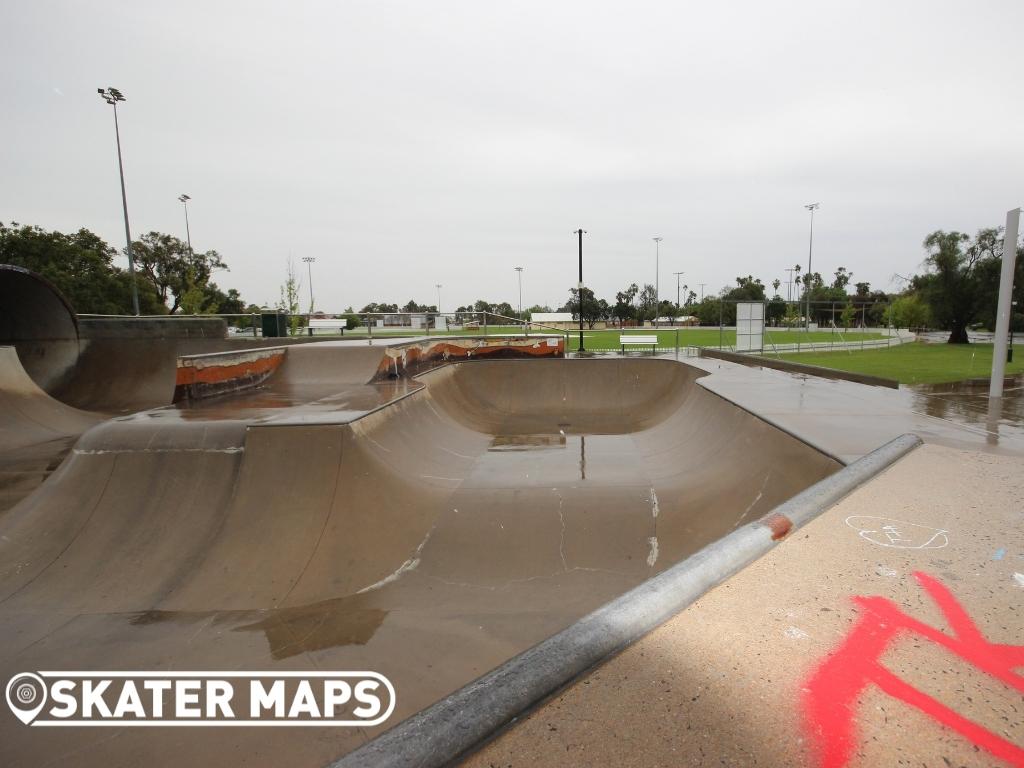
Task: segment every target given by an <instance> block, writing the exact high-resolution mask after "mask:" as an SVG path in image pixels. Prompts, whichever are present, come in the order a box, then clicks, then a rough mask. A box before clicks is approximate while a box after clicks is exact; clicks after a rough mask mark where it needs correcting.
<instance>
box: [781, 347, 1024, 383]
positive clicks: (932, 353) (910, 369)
mask: <svg viewBox="0 0 1024 768" xmlns="http://www.w3.org/2000/svg"><path fill="white" fill-rule="evenodd" d="M781 357H782V359H783V360H792V361H793V362H796V363H806V364H807V365H820V366H822V367H824V368H835V369H837V370H840V371H852V372H854V373H866V374H870V375H872V376H882V377H884V378H887V379H895V380H896V381H898V382H900V383H901V384H940V383H944V382H950V381H963V380H964V379H981V378H987V377H988V376H989V374H990V373H991V371H992V345H991V344H925V343H923V342H916V343H913V344H903V345H901V346H898V347H892V348H891V349H867V350H864V351H863V352H861V351H852V352H820V353H818V352H814V353H808V354H788V355H781ZM1006 372H1007V374H1012V373H1022V372H1024V348H1022V347H1021V346H1019V345H1014V353H1013V362H1012V363H1007V364H1006Z"/></svg>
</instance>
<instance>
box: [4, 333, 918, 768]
mask: <svg viewBox="0 0 1024 768" xmlns="http://www.w3.org/2000/svg"><path fill="white" fill-rule="evenodd" d="M515 343H516V344H519V345H520V346H519V347H518V348H514V347H513V346H511V345H512V342H501V344H504V345H505V346H500V345H499V346H495V345H497V344H498V342H494V341H488V342H486V346H485V345H484V343H483V342H477V341H462V342H459V341H456V340H450V339H445V340H443V341H439V340H436V339H435V340H431V341H430V342H429V344H427V343H426V342H415V341H414V342H389V343H388V344H385V345H382V346H375V347H374V346H369V345H367V344H366V343H365V342H362V343H350V342H324V343H311V344H303V345H297V346H289V347H287V349H285V350H278V349H276V348H274V349H269V350H268V349H266V348H264V349H262V350H252V351H251V354H250V353H247V352H245V350H244V347H238V346H237V345H236V346H235V347H234V348H233V349H232V350H231V351H230V352H228V353H226V354H225V356H224V357H223V358H216V357H215V356H204V355H197V356H194V357H193V358H191V359H184V358H181V357H179V358H178V359H177V363H176V364H175V363H174V362H173V361H172V363H171V364H170V365H168V364H167V363H166V362H161V363H160V365H159V366H157V367H156V368H153V369H147V370H146V371H144V372H143V373H144V374H145V376H146V382H147V383H146V386H147V387H149V388H150V392H151V395H148V396H155V395H153V393H157V392H159V393H160V396H161V397H166V401H165V403H164V404H163V405H162V406H161V407H149V408H147V409H146V410H139V411H136V412H132V413H123V414H122V415H111V413H110V412H109V411H108V412H107V413H98V412H96V411H94V410H90V409H88V408H83V407H82V404H81V400H74V399H73V398H72V400H73V401H74V404H75V405H76V406H78V407H71V405H69V404H68V403H67V402H62V401H61V398H59V397H58V396H57V395H55V394H53V393H48V392H47V391H44V389H43V387H42V384H40V382H39V380H37V379H36V378H35V377H34V376H32V375H30V374H29V373H27V372H26V371H25V370H24V369H23V368H22V367H21V361H20V359H19V355H18V353H17V352H16V351H15V349H14V348H12V347H7V348H0V353H2V354H0V372H2V374H3V375H2V376H0V406H2V408H3V411H2V413H0V417H2V418H0V441H2V442H3V445H0V459H3V458H4V457H7V459H8V465H7V466H9V467H14V468H15V469H18V468H19V467H20V468H22V469H24V467H22V465H21V464H19V463H18V462H22V463H24V462H28V464H29V465H31V464H32V461H33V460H38V461H40V462H42V461H48V462H49V466H47V467H45V471H44V468H41V467H34V466H29V469H28V470H26V474H27V475H31V473H32V472H34V471H36V470H38V472H39V473H41V474H40V475H39V478H37V480H36V481H31V482H30V481H26V482H27V483H28V484H27V485H26V486H25V490H24V492H23V493H21V494H20V495H19V496H18V497H17V499H18V500H17V501H16V503H14V504H13V506H11V507H10V508H9V509H6V511H0V626H2V627H3V628H4V632H2V633H0V674H2V675H3V679H5V680H6V679H10V678H11V677H12V676H14V675H16V674H18V673H21V672H25V671H33V670H85V671H89V670H126V671H131V670H158V671H166V672H168V673H171V672H173V671H175V670H200V671H201V670H228V671H230V670H235V671H238V672H243V673H244V672H248V671H255V670H264V671H265V670H281V671H288V672H303V671H307V672H316V671H326V670H372V671H374V672H377V673H380V674H382V675H384V676H386V677H387V678H388V679H389V680H390V681H391V682H392V683H393V684H394V687H395V691H396V698H395V701H396V706H395V709H394V712H393V714H392V715H391V716H390V717H389V718H388V719H387V721H386V722H383V723H381V724H379V725H376V726H374V727H372V728H369V727H361V728H253V727H246V728H216V727H213V728H132V727H124V728H113V729H95V728H82V727H77V728H47V729H39V728H29V727H25V726H23V725H22V724H21V723H19V722H17V721H15V720H14V719H13V718H10V717H9V718H7V719H5V720H3V721H0V743H2V745H3V746H2V747H0V754H2V755H3V756H4V758H5V760H4V762H5V764H9V765H17V764H33V765H35V764H43V763H47V762H53V761H58V760H62V761H66V760H69V759H70V760H71V761H73V762H74V763H76V764H87V765H100V764H102V765H138V764H139V763H143V762H145V763H149V764H175V765H178V764H181V763H183V762H185V763H187V762H199V763H202V764H208V763H212V762H232V763H234V762H250V763H256V764H280V763H283V762H287V763H288V764H290V765H303V766H305V765H324V764H328V763H331V762H332V761H334V760H338V759H339V758H341V759H342V762H343V763H345V764H360V765H361V764H367V765H369V764H378V763H379V764H389V765H399V764H401V765H406V764H408V765H411V764H423V765H426V764H431V765H433V764H441V763H442V762H445V761H446V760H449V759H451V757H453V756H454V755H456V754H459V753H460V752H462V751H464V750H465V749H466V748H467V744H472V743H474V742H478V741H479V740H480V739H481V738H484V737H486V735H487V734H488V733H489V732H492V731H493V730H494V728H496V727H500V725H502V724H504V723H505V722H508V720H509V718H510V717H512V716H514V715H515V714H516V713H517V712H520V711H522V709H523V708H524V707H525V706H528V705H529V704H531V703H536V700H537V699H538V698H540V697H542V696H543V695H545V693H544V692H545V691H548V692H549V691H550V690H552V689H553V688H554V687H557V685H558V684H559V681H561V682H565V680H566V679H567V677H566V676H567V675H569V676H571V674H573V673H578V672H580V671H582V669H583V667H584V666H587V665H592V664H593V663H596V662H597V661H599V660H600V659H601V658H603V657H605V656H607V655H608V653H610V652H613V651H614V650H615V649H617V648H620V647H621V646H622V645H623V644H624V643H625V642H628V641H629V640H630V639H632V638H635V637H636V636H637V634H638V633H639V632H642V631H645V630H646V629H649V628H650V627H651V626H652V622H655V621H657V620H658V617H662V618H661V619H660V620H664V618H666V617H667V615H671V611H672V609H671V608H669V609H666V608H664V607H662V608H659V609H658V610H659V611H660V613H659V612H658V611H653V610H650V609H649V608H642V606H648V605H649V602H650V601H649V599H648V597H649V596H645V595H643V594H641V592H643V591H644V590H648V591H649V590H650V589H651V586H650V585H656V584H658V583H659V579H660V580H665V579H667V578H675V577H674V576H673V573H674V572H676V571H677V570H678V569H680V568H688V567H689V565H688V564H692V563H705V564H706V563H707V562H708V558H707V555H706V553H707V552H709V551H710V550H714V549H715V548H716V547H717V548H720V549H721V548H729V549H730V551H735V552H736V553H739V554H737V555H736V556H735V557H733V562H732V565H730V566H729V567H730V568H732V569H735V568H738V567H741V566H742V564H743V562H749V561H750V559H752V558H753V557H755V556H756V555H757V552H760V551H763V546H770V545H771V544H772V543H773V541H774V540H776V539H779V538H781V537H783V536H785V535H786V533H787V532H788V530H789V529H790V526H791V525H798V524H799V523H800V520H801V514H805V515H806V514H809V513H801V512H800V510H799V509H797V508H796V507H793V505H794V504H797V506H799V503H803V504H804V507H807V505H808V503H807V502H799V500H801V499H806V498H807V497H808V495H809V494H813V493H815V492H816V491H815V489H820V488H822V487H823V486H828V488H829V489H830V490H827V493H826V496H827V498H828V499H834V498H835V497H836V495H837V494H839V493H842V492H844V489H846V490H848V488H849V486H850V482H853V481H849V480H845V481H843V482H839V481H837V478H844V477H847V474H848V473H849V472H850V471H851V470H853V469H854V467H856V465H853V466H851V467H847V468H843V467H842V465H841V464H840V463H839V462H838V461H836V460H835V459H833V458H831V457H830V456H827V455H826V454H824V453H822V452H820V451H818V450H816V449H814V448H813V447H811V446H809V445H807V444H806V443H804V442H801V441H800V440H798V439H796V438H795V437H793V436H791V435H789V434H787V433H786V432H783V431H782V430H780V429H778V428H776V427H774V426H772V425H771V424H769V423H767V422H766V421H764V420H762V419H760V418H758V417H757V416H755V415H754V414H752V413H749V412H747V411H745V410H743V409H741V408H739V407H737V406H735V405H734V404H732V403H731V402H729V401H728V400H726V399H724V398H722V397H720V396H718V395H716V394H714V393H712V392H711V391H709V390H708V389H706V388H705V387H703V386H702V385H701V381H700V380H701V379H702V378H703V377H705V376H707V375H709V374H708V373H707V372H705V371H703V370H700V369H698V368H696V367H692V366H689V365H687V364H685V363H684V362H681V361H678V360H672V359H658V358H636V357H633V358H631V357H615V358H595V359H576V358H573V359H566V358H564V357H561V356H560V355H561V354H562V348H561V347H560V346H549V345H548V342H547V341H546V340H544V339H520V340H518V341H517V342H515ZM460 344H461V346H460ZM474 345H476V346H474ZM138 346H139V345H138V343H135V345H134V346H128V347H126V349H128V350H129V352H128V354H132V353H133V352H132V350H137V349H138ZM33 349H38V350H41V351H39V352H38V354H37V360H36V368H37V370H43V371H44V373H45V372H46V371H47V369H46V367H45V365H42V364H41V363H44V362H45V361H46V354H45V353H46V351H47V350H46V347H45V344H42V343H41V342H40V344H37V345H35V346H34V347H33ZM478 351H479V352H486V351H490V352H493V353H494V354H495V355H496V356H498V357H502V356H512V355H515V356H521V357H530V358H536V359H487V358H486V357H481V359H475V355H476V353H477V352H478ZM116 353H117V344H116V343H115V342H114V341H111V342H110V343H109V344H107V345H106V347H105V348H104V356H105V357H107V358H108V359H111V360H113V361H114V362H115V363H116ZM179 353H180V349H179ZM458 355H463V357H462V358H459V357H458ZM247 356H248V357H247ZM467 358H468V359H467ZM60 359H61V360H62V365H63V360H64V358H60ZM217 360H221V361H222V362H223V361H227V363H226V365H225V366H222V369H227V368H231V369H234V368H237V367H238V366H242V367H243V368H244V366H245V365H246V364H248V363H244V362H240V361H244V360H249V361H250V362H252V361H258V362H259V365H260V366H262V367H261V368H259V371H258V374H259V375H258V376H255V377H254V376H250V375H248V374H246V376H245V379H246V381H247V382H249V383H250V384H252V383H256V384H258V386H256V387H255V388H251V389H248V390H246V391H225V393H224V394H220V395H218V396H215V397H208V398H198V399H189V398H187V397H186V398H185V399H183V400H182V401H181V402H178V403H175V404H171V399H172V397H175V396H176V392H178V391H179V390H180V389H181V386H179V387H178V389H177V390H176V385H175V379H174V376H175V373H174V371H175V369H177V371H178V374H177V375H178V376H179V379H178V381H179V384H180V382H181V381H182V379H180V376H181V371H182V370H183V369H186V371H187V373H188V376H190V377H191V378H188V379H187V384H186V385H185V386H187V387H192V386H194V385H195V384H196V383H197V382H198V383H203V381H206V383H209V382H211V381H213V382H214V384H216V386H217V387H218V388H219V387H221V385H222V384H223V382H222V381H214V379H211V378H209V376H208V377H207V379H205V380H203V381H200V379H202V376H206V375H207V373H209V372H210V371H211V370H214V369H215V368H216V362H217ZM268 360H269V361H272V364H271V363H268V362H267V361H268ZM446 360H447V361H448V362H445V361H446ZM87 362H88V361H87ZM435 366H437V367H435ZM107 370H108V371H113V372H114V373H113V374H109V375H116V371H118V370H123V371H125V372H128V373H131V372H132V370H133V369H132V368H131V366H130V365H127V366H125V367H123V368H119V366H117V365H116V364H115V365H113V366H112V367H110V368H108V369H107ZM246 370H248V369H246ZM254 370H255V369H254ZM203 372H206V373H203ZM200 374H202V375H200ZM37 375H38V373H37ZM82 375H83V374H82V373H81V371H79V370H75V368H74V366H73V364H69V367H68V369H67V371H65V372H64V373H62V377H63V378H62V380H63V381H65V382H68V381H71V382H73V381H74V380H75V378H76V376H77V377H81V376H82ZM211 375H212V374H211ZM167 376H170V377H171V378H170V379H169V380H168V379H167ZM55 380H56V379H53V378H51V379H49V380H48V381H49V382H51V383H52V382H53V381H55ZM44 381H47V380H45V379H44ZM156 384H159V386H156ZM151 385H153V386H151ZM61 386H66V385H61ZM130 389H131V387H130V385H129V384H127V383H123V386H122V387H121V388H118V387H114V388H112V389H109V390H107V391H116V392H118V391H125V392H128V390H130ZM62 391H63V390H62V389H59V388H56V387H54V388H53V392H62ZM90 391H92V392H96V393H102V392H103V391H104V387H103V386H102V383H101V382H91V383H90ZM217 391H218V392H220V391H221V390H220V389H217ZM129 396H130V393H129ZM118 410H123V409H114V412H115V413H116V412H117V411H118ZM55 446H56V447H55ZM901 450H902V449H901ZM12 457H13V458H12ZM861 461H864V460H863V459H862V460H861ZM858 463H860V462H858ZM876 464H877V462H876ZM877 468H878V466H875V470H877ZM0 469H4V466H0ZM12 474H15V475H16V474H17V472H16V471H14V470H12ZM862 474H863V473H862ZM33 482H34V484H33ZM844 483H845V485H844ZM829 484H832V485H831V486H830V485H829ZM828 494H831V495H828ZM819 495H820V492H819ZM822 498H824V497H822ZM798 502H799V503H798ZM780 505H782V506H781V507H780ZM787 505H789V506H787ZM819 511H820V510H819ZM783 513H784V514H783ZM787 515H788V517H787ZM766 516H767V517H766ZM755 538H756V539H757V541H756V542H754V539H755ZM752 542H754V543H752ZM755 545H756V546H755ZM758 547H761V549H757V548H758ZM730 557H732V555H730ZM742 558H746V559H745V560H743V559H742ZM702 567H703V566H702ZM716 569H717V570H715V572H714V578H715V579H718V580H720V579H721V578H724V576H725V575H727V574H728V569H726V568H724V567H722V566H716ZM694 583H696V582H694ZM710 583H711V582H707V580H704V581H701V582H700V584H702V585H703V586H702V587H701V589H706V588H707V587H708V586H709V585H710ZM659 589H661V587H659ZM671 589H672V590H674V597H673V598H672V600H673V601H674V602H672V603H671V605H672V606H675V607H674V610H678V609H679V604H680V603H679V601H680V600H682V599H683V597H682V596H683V595H684V594H689V593H688V592H687V590H685V589H680V588H678V586H673V587H671ZM688 589H690V590H691V591H692V589H695V587H692V585H691V587H689V588H688ZM699 592H700V589H698V590H697V591H696V592H694V593H693V595H691V596H690V598H689V599H692V597H693V596H695V595H696V594H699ZM634 596H636V597H635V599H634ZM623 601H626V603H627V605H626V607H625V609H622V608H619V609H616V610H617V611H618V612H617V613H615V615H614V617H613V619H612V621H610V622H608V621H605V622H604V623H603V624H601V625H600V630H599V631H597V632H595V631H593V630H592V629H591V630H588V631H590V632H591V636H590V638H589V639H588V640H587V641H586V644H587V647H588V648H590V650H589V651H588V653H589V655H587V654H580V653H578V652H577V651H578V636H579V628H580V627H582V626H585V625H587V622H588V621H589V622H591V623H590V624H589V625H587V626H590V627H593V626H594V625H593V619H592V617H594V616H596V615H600V614H601V612H602V611H604V612H605V614H604V615H606V616H607V611H608V608H609V606H610V605H620V606H621V605H622V602H623ZM630 610H634V611H642V612H644V615H643V616H642V617H640V618H639V619H638V618H637V617H636V616H632V617H628V618H627V616H626V614H628V612H629V611H630ZM666 610H668V611H670V612H669V613H668V614H666ZM574 633H575V634H574ZM558 638H562V640H558ZM566 638H570V639H569V640H566ZM552 641H558V642H561V643H562V644H561V645H556V646H552V645H551V643H552ZM601 643H605V644H606V645H605V646H601ZM573 644H576V645H573ZM570 646H572V647H570ZM553 647H554V648H555V650H554V651H552V650H551V649H552V648H553ZM595 648H598V649H599V650H596V651H595V650H594V649H595ZM601 648H603V650H600V649H601ZM531 654H532V656H531ZM524 659H527V660H528V661H526V662H524V661H523V660H524ZM516 665H518V667H517V666H516ZM581 665H582V666H581ZM524 666H525V667H527V668H528V671H529V672H530V674H532V675H534V677H536V676H538V675H542V676H544V677H545V682H544V684H545V685H547V688H538V687H537V686H536V685H534V684H533V683H531V684H530V685H520V677H517V676H516V675H517V674H518V672H516V670H517V669H518V670H522V669H523V667H524ZM509 670H512V671H511V672H510V671H509ZM495 675H499V676H500V677H499V678H495ZM467 692H468V693H467ZM466 696H469V697H470V698H466ZM481 696H482V698H481ZM510 697H511V698H512V699H516V697H518V699H516V701H517V702H518V703H509V699H510ZM499 699H500V701H499ZM485 715H486V716H487V717H490V719H489V720H488V719H487V717H485ZM431 718H433V719H431ZM470 721H472V724H471V723H470ZM439 722H440V725H438V723H439ZM453 729H454V730H460V729H461V730H462V731H463V734H462V736H461V737H460V738H462V740H463V743H459V744H455V743H454V742H453V741H452V739H450V738H449V735H448V734H449V732H450V731H451V730H453ZM382 734H383V736H382V737H381V738H376V737H378V736H381V735H382ZM424 734H426V737H424ZM389 737H390V738H391V742H390V745H391V746H388V745H389V742H388V739H389ZM371 739H375V740H374V741H370V740H371ZM431 739H433V741H430V740H431ZM439 740H440V741H446V743H443V744H441V743H438V742H439ZM396 741H397V742H398V743H399V746H400V747H401V748H404V749H406V751H407V753H408V751H409V750H412V754H413V758H412V759H406V758H407V757H408V754H407V755H406V757H402V755H401V754H399V753H400V751H401V750H400V749H399V750H397V751H396V750H395V749H393V747H394V744H395V743H396ZM428 742H429V743H428ZM375 745H378V746H375ZM380 745H383V746H380ZM374 749H378V751H377V752H374V751H373V750H374ZM380 750H383V751H380ZM346 755H347V756H348V757H345V756H346ZM346 761H348V762H346Z"/></svg>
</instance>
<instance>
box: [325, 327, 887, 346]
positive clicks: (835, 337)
mask: <svg viewBox="0 0 1024 768" xmlns="http://www.w3.org/2000/svg"><path fill="white" fill-rule="evenodd" d="M521 331H522V327H521V326H493V325H492V326H489V327H488V328H487V332H488V334H498V333H520V332H521ZM677 331H678V334H679V346H681V347H717V346H719V345H723V346H732V345H734V344H735V343H736V332H735V331H734V330H730V329H724V330H722V331H721V332H719V330H718V329H717V328H679V329H676V328H658V329H654V328H630V329H627V330H626V331H620V330H618V329H611V330H594V331H591V330H587V329H584V330H583V346H584V348H585V349H587V350H591V351H595V352H597V351H606V350H613V349H614V350H617V349H619V348H620V347H619V336H620V335H627V336H630V335H639V336H650V335H651V334H657V336H658V348H659V349H675V346H676V333H677ZM422 333H425V332H420V331H409V330H408V329H405V330H392V329H383V330H381V329H377V328H374V330H373V335H374V336H375V337H376V336H381V337H384V336H388V337H390V336H411V335H422ZM474 333H477V331H450V332H446V331H431V332H430V335H431V336H434V335H441V336H443V335H453V336H464V335H467V334H474ZM479 333H480V334H483V333H484V329H483V328H481V329H480V330H479ZM531 333H545V331H544V330H543V329H536V330H533V331H531ZM565 333H566V334H568V336H569V347H568V351H570V352H575V351H576V350H578V349H579V338H580V336H579V331H566V332H565ZM345 335H346V336H364V335H365V331H364V330H362V329H357V330H352V331H346V332H345ZM765 337H766V338H765V344H766V345H767V344H768V343H769V342H770V343H774V344H796V343H798V342H799V343H800V344H806V343H807V342H809V341H813V342H827V341H835V342H840V341H860V340H861V339H865V340H871V339H884V338H885V336H883V335H882V334H880V333H862V332H860V331H849V332H843V333H841V334H840V333H839V332H833V331H811V332H810V333H808V332H807V331H803V330H780V329H769V330H767V331H766V333H765Z"/></svg>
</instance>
